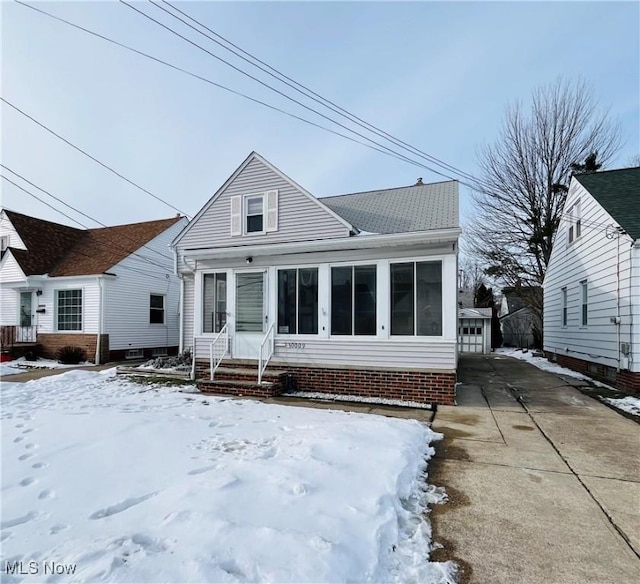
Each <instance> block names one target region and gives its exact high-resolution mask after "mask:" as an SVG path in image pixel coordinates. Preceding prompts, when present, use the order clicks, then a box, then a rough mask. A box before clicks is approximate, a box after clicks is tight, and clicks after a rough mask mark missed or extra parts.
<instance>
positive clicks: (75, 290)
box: [54, 287, 85, 334]
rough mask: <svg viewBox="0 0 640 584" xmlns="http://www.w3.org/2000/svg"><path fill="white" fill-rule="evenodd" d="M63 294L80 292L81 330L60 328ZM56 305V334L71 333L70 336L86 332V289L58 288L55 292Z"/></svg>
mask: <svg viewBox="0 0 640 584" xmlns="http://www.w3.org/2000/svg"><path fill="white" fill-rule="evenodd" d="M61 292H80V304H79V306H80V318H79V320H80V328H77V329H69V328H60V293H61ZM54 303H55V330H56V332H61V333H65V334H66V333H70V334H78V333H83V332H84V322H85V316H84V305H85V302H84V288H83V287H80V288H57V289H55V290H54Z"/></svg>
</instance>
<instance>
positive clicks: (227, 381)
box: [196, 365, 287, 397]
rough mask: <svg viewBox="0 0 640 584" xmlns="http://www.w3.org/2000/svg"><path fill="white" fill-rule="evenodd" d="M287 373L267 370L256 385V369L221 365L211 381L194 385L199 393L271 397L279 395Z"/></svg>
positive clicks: (207, 380)
mask: <svg viewBox="0 0 640 584" xmlns="http://www.w3.org/2000/svg"><path fill="white" fill-rule="evenodd" d="M286 376H287V371H281V370H275V369H267V370H266V371H265V372H264V373H263V375H262V383H258V368H257V366H256V367H246V366H241V365H239V366H233V365H221V366H220V367H218V369H216V373H215V376H214V379H213V380H210V379H199V380H198V381H197V382H196V384H197V387H198V389H199V390H200V392H201V393H207V394H218V395H235V396H245V397H273V396H276V395H280V394H281V393H282V392H283V391H284V389H285V385H286Z"/></svg>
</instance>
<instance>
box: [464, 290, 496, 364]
mask: <svg viewBox="0 0 640 584" xmlns="http://www.w3.org/2000/svg"><path fill="white" fill-rule="evenodd" d="M491 316H492V310H491V308H475V291H474V290H471V289H470V288H460V289H459V290H458V349H459V351H460V352H461V353H491Z"/></svg>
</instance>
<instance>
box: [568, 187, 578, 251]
mask: <svg viewBox="0 0 640 584" xmlns="http://www.w3.org/2000/svg"><path fill="white" fill-rule="evenodd" d="M567 215H568V217H567V222H568V223H569V229H568V230H567V245H568V246H569V245H573V244H575V243H576V241H578V239H580V237H581V236H582V208H581V205H580V199H578V200H577V201H576V202H575V203H574V204H573V205H571V207H569V210H568V211H567Z"/></svg>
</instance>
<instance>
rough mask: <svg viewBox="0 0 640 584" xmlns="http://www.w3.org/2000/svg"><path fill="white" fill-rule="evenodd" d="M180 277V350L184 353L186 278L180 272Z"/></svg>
mask: <svg viewBox="0 0 640 584" xmlns="http://www.w3.org/2000/svg"><path fill="white" fill-rule="evenodd" d="M178 278H179V279H180V302H179V303H178V307H179V310H180V315H179V323H180V324H179V325H178V326H179V327H180V331H179V333H178V334H179V341H178V351H179V352H180V353H181V354H182V352H183V351H184V278H183V277H182V275H180V274H178Z"/></svg>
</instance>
